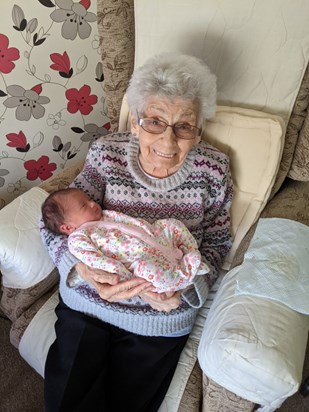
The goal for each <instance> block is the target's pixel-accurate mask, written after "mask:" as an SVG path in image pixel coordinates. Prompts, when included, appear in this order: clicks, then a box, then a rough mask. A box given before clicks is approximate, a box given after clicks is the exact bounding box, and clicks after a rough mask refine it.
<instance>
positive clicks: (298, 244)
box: [235, 218, 309, 315]
mask: <svg viewBox="0 0 309 412" xmlns="http://www.w3.org/2000/svg"><path fill="white" fill-rule="evenodd" d="M308 245H309V226H306V225H304V224H302V223H300V222H295V221H294V220H290V219H281V218H270V219H260V220H259V222H258V225H257V228H256V231H255V233H254V237H253V239H252V240H251V242H250V247H249V249H248V250H247V252H246V253H245V256H244V261H243V263H242V265H241V268H240V270H239V272H238V275H237V285H236V289H235V292H236V294H239V295H253V296H260V297H265V298H268V299H274V300H276V301H278V302H281V303H283V304H284V305H287V306H289V307H290V308H291V309H294V310H296V311H297V312H300V313H304V314H306V315H309V253H308Z"/></svg>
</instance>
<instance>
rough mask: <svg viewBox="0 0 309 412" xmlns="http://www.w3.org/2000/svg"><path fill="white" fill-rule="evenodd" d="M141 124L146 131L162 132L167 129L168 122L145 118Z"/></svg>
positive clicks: (141, 120)
mask: <svg viewBox="0 0 309 412" xmlns="http://www.w3.org/2000/svg"><path fill="white" fill-rule="evenodd" d="M140 126H142V128H143V129H144V130H146V132H149V133H154V134H160V133H163V132H164V131H165V130H166V127H167V124H165V123H164V122H162V121H161V120H157V119H151V118H145V119H140Z"/></svg>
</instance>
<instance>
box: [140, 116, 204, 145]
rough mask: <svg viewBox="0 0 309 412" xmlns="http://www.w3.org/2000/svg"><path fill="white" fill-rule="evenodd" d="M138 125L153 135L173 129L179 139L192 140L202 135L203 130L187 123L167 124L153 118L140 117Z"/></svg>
mask: <svg viewBox="0 0 309 412" xmlns="http://www.w3.org/2000/svg"><path fill="white" fill-rule="evenodd" d="M138 124H139V126H141V128H142V129H144V130H145V131H146V132H148V133H152V134H161V133H164V132H165V130H166V129H167V128H168V127H171V128H172V129H173V132H174V133H175V136H176V137H178V139H186V140H192V139H195V138H196V137H197V136H199V135H200V134H201V129H200V128H198V127H196V126H191V125H190V124H187V123H175V124H167V123H166V122H164V121H163V120H158V119H154V118H153V117H144V118H140V117H138Z"/></svg>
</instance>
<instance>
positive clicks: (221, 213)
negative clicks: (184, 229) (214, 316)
mask: <svg viewBox="0 0 309 412" xmlns="http://www.w3.org/2000/svg"><path fill="white" fill-rule="evenodd" d="M223 166H225V169H224V174H223V178H222V179H221V182H220V185H219V184H218V181H217V182H216V189H214V190H216V196H215V198H214V200H213V202H212V207H211V208H208V210H207V208H206V205H205V210H207V211H206V213H205V216H204V220H203V238H202V243H201V246H200V248H199V249H200V252H201V254H202V259H203V260H204V261H205V262H206V263H207V264H208V265H209V267H210V272H209V273H207V274H206V275H203V276H196V277H195V278H194V281H193V284H194V288H191V289H189V290H187V291H186V292H184V293H183V297H184V299H185V300H186V301H187V302H188V303H189V304H190V306H193V307H201V306H202V305H203V304H204V302H205V300H206V298H207V295H208V292H209V290H210V289H211V287H212V286H213V284H214V283H215V281H216V280H217V278H218V274H219V269H220V267H221V265H222V263H223V260H224V258H225V256H226V255H227V254H228V252H229V251H230V249H231V245H232V242H231V231H230V226H231V219H230V207H231V202H232V197H233V182H232V179H231V174H230V170H229V162H228V159H227V158H225V162H224V163H221V167H222V168H223Z"/></svg>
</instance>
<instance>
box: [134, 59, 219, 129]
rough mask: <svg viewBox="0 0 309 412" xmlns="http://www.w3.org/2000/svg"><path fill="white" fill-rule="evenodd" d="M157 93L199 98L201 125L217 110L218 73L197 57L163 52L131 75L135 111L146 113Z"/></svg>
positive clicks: (172, 96) (159, 95)
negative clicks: (213, 72) (212, 71)
mask: <svg viewBox="0 0 309 412" xmlns="http://www.w3.org/2000/svg"><path fill="white" fill-rule="evenodd" d="M153 96H158V98H160V97H167V98H170V99H174V98H181V99H184V100H189V101H192V102H193V103H195V102H197V104H198V106H199V113H197V115H198V122H199V124H200V125H201V124H202V123H203V121H204V120H205V119H209V118H211V117H213V116H214V114H215V111H216V97H217V87H216V76H215V75H214V74H212V73H211V71H210V70H209V68H208V66H207V65H206V64H205V63H204V62H203V61H202V60H200V59H197V58H196V57H193V56H190V55H186V54H177V53H162V54H159V55H156V56H154V57H152V58H150V59H148V60H147V61H146V62H145V64H143V65H142V66H141V67H138V68H137V69H136V70H135V71H134V73H133V75H132V77H131V80H130V83H129V87H128V90H127V98H128V105H129V109H130V111H131V113H132V115H133V116H134V117H135V116H136V113H143V111H144V110H145V108H146V106H147V100H148V98H149V97H153Z"/></svg>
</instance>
